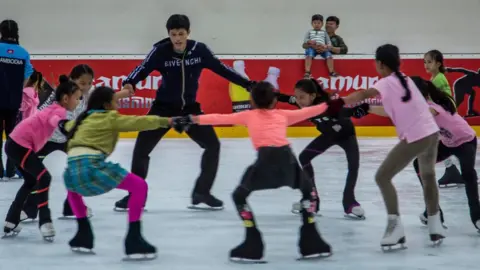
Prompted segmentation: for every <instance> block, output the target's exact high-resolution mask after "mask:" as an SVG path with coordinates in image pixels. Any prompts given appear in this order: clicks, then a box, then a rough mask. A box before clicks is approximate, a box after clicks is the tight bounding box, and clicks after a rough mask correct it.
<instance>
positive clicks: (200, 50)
mask: <svg viewBox="0 0 480 270" xmlns="http://www.w3.org/2000/svg"><path fill="white" fill-rule="evenodd" d="M166 28H167V31H168V35H169V38H166V39H163V40H161V41H159V42H158V43H156V44H155V45H154V46H153V49H152V51H151V52H150V53H149V54H148V55H147V57H146V58H145V60H143V62H142V63H141V64H140V65H139V66H137V67H136V68H135V69H134V70H133V71H132V72H131V73H130V75H129V76H128V77H127V79H125V80H124V82H123V87H124V89H128V90H130V91H132V92H133V91H134V90H135V85H136V84H137V83H138V82H140V81H142V80H144V79H145V78H146V77H147V76H148V75H149V74H150V73H151V72H152V71H154V70H157V71H159V72H160V73H161V74H162V84H161V86H160V88H159V89H158V91H157V96H156V99H155V101H154V103H153V104H152V108H151V109H150V111H149V112H148V114H149V115H159V116H165V117H171V116H181V115H188V114H194V115H198V114H202V113H203V112H202V110H201V108H200V104H199V103H198V102H197V101H196V100H197V91H198V80H199V78H200V74H201V73H202V70H203V69H204V68H207V69H210V70H211V71H213V72H215V73H216V74H218V75H220V76H222V77H224V78H225V79H227V80H229V81H231V82H233V83H235V84H237V85H240V86H242V87H244V88H246V89H249V88H250V87H251V86H252V85H253V84H254V82H252V81H249V80H248V79H246V78H244V77H243V76H242V75H240V74H238V73H236V72H235V71H233V69H231V68H229V67H227V66H225V65H224V64H223V63H222V62H221V61H220V60H219V59H218V58H216V57H215V55H214V54H213V53H212V52H211V51H210V49H209V48H208V47H207V46H206V45H205V44H204V43H201V42H198V41H194V40H189V39H188V35H189V34H190V21H189V19H188V17H187V16H185V15H179V14H175V15H172V16H170V18H169V19H168V20H167V23H166ZM168 130H169V128H160V129H157V130H153V131H142V132H140V133H139V134H138V137H137V141H136V143H135V148H134V150H133V158H132V173H134V174H136V175H138V176H140V177H143V178H144V179H146V177H147V173H148V165H149V159H150V157H149V155H150V153H151V152H152V150H153V148H154V147H155V146H156V145H157V144H158V142H159V141H160V139H162V137H163V136H164V135H165V134H166V133H167V132H168ZM186 132H187V134H188V136H189V137H190V138H191V139H192V140H193V141H195V142H196V143H197V144H198V145H199V146H200V147H201V148H203V149H205V150H204V152H203V156H202V161H201V172H200V175H199V177H198V179H197V182H196V184H195V187H194V189H193V192H192V205H191V206H190V207H189V208H192V209H216V210H220V209H223V202H222V201H221V200H219V199H217V198H215V197H214V196H213V195H212V194H210V190H211V188H212V186H213V182H214V180H215V176H216V174H217V169H218V160H219V155H220V142H219V140H218V138H217V135H216V134H215V131H214V129H213V127H212V126H200V125H199V126H191V127H190V128H189V129H188V130H187V131H186ZM158 177H162V178H165V177H172V176H167V175H159V176H158ZM173 177H174V176H173ZM128 200H129V196H126V197H124V198H123V199H121V200H120V201H118V202H116V203H115V209H116V210H117V211H125V210H126V209H128Z"/></svg>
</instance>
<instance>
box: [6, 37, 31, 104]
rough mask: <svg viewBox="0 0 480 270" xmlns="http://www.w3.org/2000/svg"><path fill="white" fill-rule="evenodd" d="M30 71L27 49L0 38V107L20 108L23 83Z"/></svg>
mask: <svg viewBox="0 0 480 270" xmlns="http://www.w3.org/2000/svg"><path fill="white" fill-rule="evenodd" d="M32 73H33V67H32V63H30V54H29V53H28V52H27V50H25V49H24V48H23V47H22V46H20V45H18V44H16V43H15V42H11V41H5V40H0V109H3V110H18V109H20V105H21V103H22V95H23V84H24V82H25V80H26V79H28V78H29V77H30V75H32Z"/></svg>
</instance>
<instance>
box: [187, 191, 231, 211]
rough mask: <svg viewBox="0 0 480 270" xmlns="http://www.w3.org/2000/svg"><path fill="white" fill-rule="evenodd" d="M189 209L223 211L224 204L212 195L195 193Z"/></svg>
mask: <svg viewBox="0 0 480 270" xmlns="http://www.w3.org/2000/svg"><path fill="white" fill-rule="evenodd" d="M188 208H189V209H197V210H223V202H222V201H221V200H219V199H217V198H215V196H213V195H211V194H199V193H194V194H193V196H192V204H191V205H190V206H188Z"/></svg>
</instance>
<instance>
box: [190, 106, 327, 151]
mask: <svg viewBox="0 0 480 270" xmlns="http://www.w3.org/2000/svg"><path fill="white" fill-rule="evenodd" d="M327 107H328V106H327V105H326V104H320V105H316V106H312V107H307V108H303V109H301V110H278V109H273V110H260V109H254V110H249V111H243V112H239V113H233V114H207V115H199V116H198V120H199V124H201V125H244V126H246V127H247V128H248V134H249V135H250V139H251V140H252V143H253V146H254V147H255V149H258V148H259V147H262V146H284V145H288V144H290V143H289V142H288V140H287V127H288V126H289V125H293V124H295V123H298V122H300V121H303V120H305V119H307V118H311V117H314V116H317V115H319V114H321V113H323V112H324V111H325V110H326V109H327Z"/></svg>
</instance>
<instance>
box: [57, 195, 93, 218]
mask: <svg viewBox="0 0 480 270" xmlns="http://www.w3.org/2000/svg"><path fill="white" fill-rule="evenodd" d="M92 216H93V214H92V209H90V208H89V207H87V218H91V217H92ZM76 218H77V217H76V216H75V214H74V213H73V210H72V207H70V203H69V202H68V199H65V201H64V202H63V211H62V217H60V218H58V219H64V220H65V219H76Z"/></svg>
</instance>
